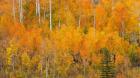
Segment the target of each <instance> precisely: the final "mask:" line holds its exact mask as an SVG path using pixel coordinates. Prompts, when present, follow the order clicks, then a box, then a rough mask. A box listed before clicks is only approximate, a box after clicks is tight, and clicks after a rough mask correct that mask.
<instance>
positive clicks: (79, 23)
mask: <svg viewBox="0 0 140 78" xmlns="http://www.w3.org/2000/svg"><path fill="white" fill-rule="evenodd" d="M78 27H79V28H80V27H81V15H79V19H78Z"/></svg>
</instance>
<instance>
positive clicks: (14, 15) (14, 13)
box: [13, 0, 16, 21]
mask: <svg viewBox="0 0 140 78" xmlns="http://www.w3.org/2000/svg"><path fill="white" fill-rule="evenodd" d="M13 18H14V21H15V20H16V12H15V0H13Z"/></svg>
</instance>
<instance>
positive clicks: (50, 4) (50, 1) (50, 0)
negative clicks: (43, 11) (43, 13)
mask: <svg viewBox="0 0 140 78" xmlns="http://www.w3.org/2000/svg"><path fill="white" fill-rule="evenodd" d="M49 6H50V31H52V0H49Z"/></svg>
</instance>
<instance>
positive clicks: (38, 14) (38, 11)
mask: <svg viewBox="0 0 140 78" xmlns="http://www.w3.org/2000/svg"><path fill="white" fill-rule="evenodd" d="M36 16H38V22H39V24H40V0H36Z"/></svg>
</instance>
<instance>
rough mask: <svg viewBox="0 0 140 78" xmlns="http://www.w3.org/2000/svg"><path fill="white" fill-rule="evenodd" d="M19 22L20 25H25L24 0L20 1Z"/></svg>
mask: <svg viewBox="0 0 140 78" xmlns="http://www.w3.org/2000/svg"><path fill="white" fill-rule="evenodd" d="M19 21H20V23H23V8H22V0H19Z"/></svg>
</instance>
